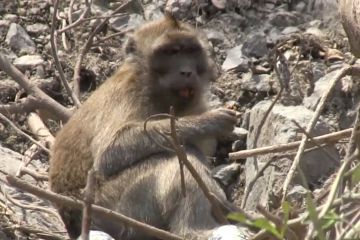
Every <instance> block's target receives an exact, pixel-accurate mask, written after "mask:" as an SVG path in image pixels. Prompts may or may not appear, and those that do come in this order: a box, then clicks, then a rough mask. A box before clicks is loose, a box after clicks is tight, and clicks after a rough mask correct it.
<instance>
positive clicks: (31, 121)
mask: <svg viewBox="0 0 360 240" xmlns="http://www.w3.org/2000/svg"><path fill="white" fill-rule="evenodd" d="M27 122H28V125H29V128H30V131H31V132H32V133H33V134H35V135H36V137H37V138H38V139H39V140H40V141H41V142H44V143H45V145H46V146H47V147H49V148H50V147H51V146H52V145H53V144H54V141H55V138H54V136H53V135H52V134H51V133H50V131H49V129H48V128H47V127H46V126H45V124H44V122H43V121H42V120H41V118H40V117H39V115H38V114H36V113H30V114H29V116H28V119H27Z"/></svg>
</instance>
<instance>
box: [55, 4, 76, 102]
mask: <svg viewBox="0 0 360 240" xmlns="http://www.w3.org/2000/svg"><path fill="white" fill-rule="evenodd" d="M54 1H55V2H54V12H53V16H52V21H51V32H50V43H51V52H52V56H53V58H54V62H55V66H56V69H57V70H58V72H59V76H60V80H61V82H62V84H63V85H64V87H65V89H66V92H67V93H68V94H69V96H70V97H71V99H72V101H73V103H74V105H75V106H76V107H80V105H81V103H80V101H79V99H78V97H77V95H75V94H74V92H73V91H72V90H71V88H70V86H69V83H68V82H67V81H66V78H65V74H64V71H63V69H62V67H61V63H60V60H59V56H58V53H57V47H56V42H55V41H56V38H55V25H56V15H57V10H58V7H59V0H54Z"/></svg>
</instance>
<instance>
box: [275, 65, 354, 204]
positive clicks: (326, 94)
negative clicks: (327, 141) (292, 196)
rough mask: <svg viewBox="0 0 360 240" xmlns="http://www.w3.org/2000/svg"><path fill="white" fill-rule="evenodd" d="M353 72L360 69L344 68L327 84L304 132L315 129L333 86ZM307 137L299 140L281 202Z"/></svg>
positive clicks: (304, 136) (297, 164) (301, 154)
mask: <svg viewBox="0 0 360 240" xmlns="http://www.w3.org/2000/svg"><path fill="white" fill-rule="evenodd" d="M354 72H360V69H359V68H355V67H349V66H346V67H344V68H343V69H342V70H340V71H339V72H338V73H337V74H336V76H335V77H334V79H333V80H332V81H331V82H330V84H329V88H328V89H327V91H326V92H324V94H323V96H322V97H321V99H320V102H319V104H318V105H317V108H316V111H315V113H314V115H313V116H312V119H311V121H310V123H309V125H308V126H307V128H306V132H308V133H310V132H311V131H312V129H313V128H314V127H315V125H316V122H317V120H318V119H319V117H320V114H321V112H322V110H323V109H324V107H325V103H326V101H327V100H328V98H329V96H330V94H331V93H332V91H333V89H334V88H335V85H336V83H337V82H338V81H339V80H340V79H341V78H343V77H344V76H346V75H348V74H350V73H352V74H354ZM307 140H308V138H307V136H306V135H305V134H304V135H303V138H302V140H301V143H300V146H299V149H298V152H297V154H296V156H295V158H294V161H293V164H292V165H291V167H290V170H289V173H288V174H287V176H286V179H285V181H284V185H283V192H282V194H283V198H282V201H284V200H285V198H286V195H287V191H288V188H289V185H290V183H291V181H292V179H293V177H294V174H295V171H296V169H297V168H298V166H299V162H300V159H301V158H302V156H303V153H304V150H305V146H306V143H307Z"/></svg>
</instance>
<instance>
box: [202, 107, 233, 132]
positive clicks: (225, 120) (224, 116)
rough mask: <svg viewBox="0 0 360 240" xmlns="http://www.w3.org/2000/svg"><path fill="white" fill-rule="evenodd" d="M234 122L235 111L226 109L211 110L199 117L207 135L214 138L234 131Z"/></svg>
mask: <svg viewBox="0 0 360 240" xmlns="http://www.w3.org/2000/svg"><path fill="white" fill-rule="evenodd" d="M236 122H237V113H236V111H233V110H230V109H226V108H218V109H215V110H211V111H208V112H205V113H203V114H202V115H201V116H200V124H203V127H204V128H205V130H206V131H208V133H209V134H211V135H214V136H216V137H223V136H226V135H228V134H230V133H231V132H232V131H233V130H234V127H235V124H236Z"/></svg>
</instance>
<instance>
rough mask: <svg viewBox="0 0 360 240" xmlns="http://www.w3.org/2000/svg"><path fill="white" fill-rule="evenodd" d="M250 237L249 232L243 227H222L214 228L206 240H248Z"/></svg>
mask: <svg viewBox="0 0 360 240" xmlns="http://www.w3.org/2000/svg"><path fill="white" fill-rule="evenodd" d="M251 235H252V234H251V232H250V231H249V230H248V229H247V228H245V227H240V226H235V225H223V226H221V227H218V228H215V229H214V230H213V232H212V234H211V236H210V238H209V239H208V240H230V239H231V240H249V239H251Z"/></svg>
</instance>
